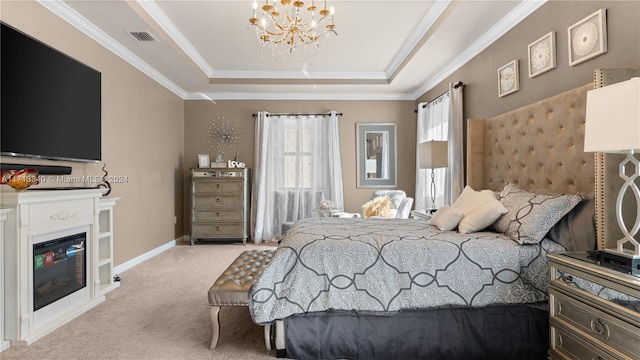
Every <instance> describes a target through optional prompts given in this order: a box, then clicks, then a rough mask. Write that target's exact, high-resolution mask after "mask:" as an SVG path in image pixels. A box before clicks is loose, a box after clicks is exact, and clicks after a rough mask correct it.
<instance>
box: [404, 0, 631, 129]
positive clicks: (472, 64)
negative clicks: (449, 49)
mask: <svg viewBox="0 0 640 360" xmlns="http://www.w3.org/2000/svg"><path fill="white" fill-rule="evenodd" d="M600 8H605V9H607V32H608V52H607V53H606V54H604V55H600V56H598V57H596V58H593V59H591V60H588V61H586V62H583V63H581V64H578V65H577V66H569V59H568V58H569V55H568V50H567V46H568V45H567V43H568V40H567V28H568V27H569V26H571V25H573V24H574V23H576V22H577V21H580V20H581V19H583V18H585V17H586V16H588V15H590V14H591V13H593V12H594V11H596V10H598V9H600ZM639 19H640V2H639V1H550V2H548V3H546V4H545V5H543V6H541V7H540V8H539V9H538V10H537V11H535V12H534V13H533V14H532V15H530V16H529V17H528V18H526V19H525V20H523V21H522V22H521V23H520V24H518V25H517V26H516V27H514V28H513V29H511V31H509V32H508V33H507V34H505V35H504V36H503V37H502V38H500V39H498V40H497V41H496V42H495V43H493V44H492V45H491V46H489V47H488V48H487V49H485V50H484V51H483V52H482V53H480V54H479V55H477V56H476V57H475V58H473V59H472V60H471V61H469V62H468V63H467V64H465V65H464V66H463V67H462V68H460V69H458V70H457V71H455V72H454V73H453V74H452V75H451V76H449V77H448V78H447V79H445V81H443V82H442V83H440V84H438V85H437V86H436V87H434V88H433V89H431V90H429V91H428V92H427V93H425V94H424V95H423V96H421V97H420V98H419V99H418V100H417V102H418V103H419V102H424V101H429V100H431V99H434V98H435V97H437V96H438V95H440V94H442V93H443V92H445V91H446V90H447V89H448V83H449V82H457V81H462V82H464V84H465V89H464V118H465V119H467V118H484V117H490V116H494V115H498V114H502V113H504V112H507V111H509V110H513V109H517V108H519V107H522V106H524V105H527V104H530V103H533V102H536V101H538V100H542V99H545V98H547V97H550V96H552V95H555V94H559V93H562V92H564V91H567V90H571V89H573V88H576V87H578V86H580V85H584V84H587V83H589V82H591V81H592V79H593V70H595V69H599V68H612V67H640V24H639V22H640V21H639ZM549 31H555V32H556V55H557V56H556V64H557V65H556V68H555V69H553V70H551V71H548V72H546V73H544V74H541V75H538V76H537V77H534V78H531V79H530V78H529V74H528V70H527V69H528V61H527V47H528V45H529V44H531V43H532V42H534V41H535V40H537V39H538V38H540V37H541V36H543V35H545V34H546V33H548V32H549ZM513 59H518V60H519V64H520V91H518V92H515V93H512V94H510V95H507V96H505V97H502V98H499V97H498V80H497V69H498V68H500V67H501V66H503V65H505V64H507V63H508V62H510V61H511V60H513Z"/></svg>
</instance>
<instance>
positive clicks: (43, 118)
mask: <svg viewBox="0 0 640 360" xmlns="http://www.w3.org/2000/svg"><path fill="white" fill-rule="evenodd" d="M0 26H1V27H2V29H1V34H0V45H1V49H0V54H1V55H2V61H0V67H1V68H0V83H1V84H2V85H1V88H0V134H1V135H0V137H1V138H0V152H1V155H3V156H23V157H34V158H44V159H55V160H73V161H100V160H101V130H100V122H101V118H100V117H101V114H100V111H101V109H100V108H101V99H100V97H101V89H100V81H101V79H100V77H101V74H100V72H98V71H96V70H94V69H92V68H90V67H88V66H86V65H84V64H82V63H80V62H78V61H76V60H74V59H72V58H70V57H69V56H67V55H65V54H63V53H61V52H59V51H57V50H55V49H53V48H51V47H49V46H47V45H45V44H43V43H41V42H39V41H37V40H35V39H33V38H32V37H30V36H28V35H26V34H24V33H22V32H20V31H18V30H16V29H14V28H12V27H11V26H9V25H7V24H4V23H0Z"/></svg>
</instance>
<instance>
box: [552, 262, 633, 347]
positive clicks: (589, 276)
mask: <svg viewBox="0 0 640 360" xmlns="http://www.w3.org/2000/svg"><path fill="white" fill-rule="evenodd" d="M548 260H549V278H550V281H549V325H550V347H551V349H550V351H549V355H550V358H551V359H640V277H638V276H635V275H631V274H628V273H623V272H620V271H617V270H614V269H611V268H608V267H606V266H602V265H600V263H599V262H598V261H597V260H596V259H592V258H590V257H589V256H588V254H587V253H586V252H567V253H555V254H549V256H548Z"/></svg>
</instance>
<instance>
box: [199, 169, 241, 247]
mask: <svg viewBox="0 0 640 360" xmlns="http://www.w3.org/2000/svg"><path fill="white" fill-rule="evenodd" d="M250 175H251V172H250V170H249V169H236V168H222V169H214V168H211V169H209V168H198V169H191V245H193V244H194V243H195V241H196V240H213V241H220V240H241V241H242V242H243V243H244V244H246V242H247V239H248V238H249V208H250V196H249V194H250V183H251V181H250Z"/></svg>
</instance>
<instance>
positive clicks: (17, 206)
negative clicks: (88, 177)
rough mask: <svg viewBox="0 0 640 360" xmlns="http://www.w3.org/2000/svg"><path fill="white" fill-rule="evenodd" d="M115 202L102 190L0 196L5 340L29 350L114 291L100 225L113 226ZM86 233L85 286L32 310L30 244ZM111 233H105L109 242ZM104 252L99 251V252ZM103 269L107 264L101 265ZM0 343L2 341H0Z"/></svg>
mask: <svg viewBox="0 0 640 360" xmlns="http://www.w3.org/2000/svg"><path fill="white" fill-rule="evenodd" d="M116 200H117V198H108V197H107V198H103V197H102V191H101V189H82V190H38V191H25V192H2V193H0V204H1V207H2V209H10V210H11V211H10V212H8V214H7V220H6V222H5V224H4V225H5V233H4V235H5V236H4V241H5V248H4V249H5V251H4V253H3V254H2V256H3V257H4V259H3V261H4V264H3V273H4V274H5V276H4V286H5V291H4V310H5V311H4V330H5V332H4V339H6V340H10V341H11V345H12V346H13V345H29V344H30V343H32V342H33V341H36V340H37V339H39V338H41V337H42V336H44V335H46V334H48V333H49V332H51V331H53V330H55V329H56V328H58V327H59V326H61V325H63V324H65V323H67V322H68V321H70V320H72V319H74V318H75V317H77V316H79V315H81V314H82V313H84V312H86V311H87V310H89V309H91V308H93V307H94V306H96V305H98V304H99V303H101V302H102V301H104V300H105V297H104V294H105V293H106V292H107V291H109V290H112V289H113V288H115V287H116V286H117V285H118V283H115V284H114V283H113V278H112V277H111V276H105V274H108V275H111V274H110V271H111V268H112V265H111V262H112V256H113V255H112V252H113V251H112V246H113V244H112V243H111V242H107V243H106V245H108V246H107V250H106V251H105V250H104V249H105V244H103V243H100V241H101V240H100V239H102V238H105V235H104V234H105V230H101V226H104V225H103V224H104V223H105V219H106V223H107V224H108V226H112V221H113V220H112V207H113V206H114V204H115V201H116ZM79 232H86V242H87V243H86V245H87V246H86V251H87V258H86V263H87V269H86V270H85V271H86V279H87V281H86V287H85V288H83V289H80V290H78V291H76V292H74V293H72V294H70V295H68V296H66V297H64V298H62V299H60V300H58V301H56V302H54V303H52V304H50V305H47V306H44V307H42V308H41V309H38V310H37V311H34V310H33V308H34V306H33V292H34V289H33V245H34V244H37V243H40V242H44V241H48V240H52V239H55V238H59V237H64V236H68V235H72V234H76V233H79ZM111 232H112V229H111V228H109V229H108V232H107V234H109V237H108V239H109V240H110V239H111ZM101 248H102V249H103V250H102V251H101V250H100V249H101ZM105 264H107V265H105ZM0 340H1V339H0Z"/></svg>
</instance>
